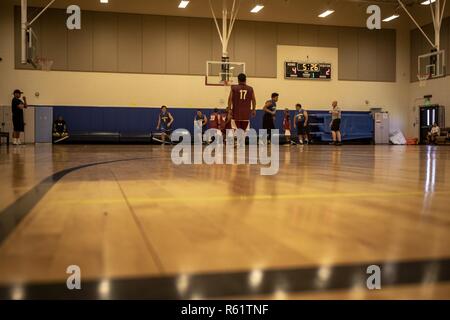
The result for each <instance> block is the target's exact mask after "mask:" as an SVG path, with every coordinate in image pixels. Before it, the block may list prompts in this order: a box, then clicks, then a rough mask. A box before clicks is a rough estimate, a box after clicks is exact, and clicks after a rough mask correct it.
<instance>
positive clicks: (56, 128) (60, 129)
mask: <svg viewBox="0 0 450 320" xmlns="http://www.w3.org/2000/svg"><path fill="white" fill-rule="evenodd" d="M68 138H69V133H68V132H67V124H66V121H64V119H63V117H62V116H59V117H58V119H56V120H55V122H53V142H54V143H58V142H61V141H64V140H66V139H68Z"/></svg>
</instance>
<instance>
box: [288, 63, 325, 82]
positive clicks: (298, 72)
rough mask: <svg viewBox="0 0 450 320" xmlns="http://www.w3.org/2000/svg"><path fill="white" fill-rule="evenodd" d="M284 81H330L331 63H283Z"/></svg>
mask: <svg viewBox="0 0 450 320" xmlns="http://www.w3.org/2000/svg"><path fill="white" fill-rule="evenodd" d="M284 70H285V75H284V77H285V79H312V80H331V63H309V62H307V63H304V62H285V68H284Z"/></svg>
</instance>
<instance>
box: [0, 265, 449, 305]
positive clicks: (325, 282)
mask: <svg viewBox="0 0 450 320" xmlns="http://www.w3.org/2000/svg"><path fill="white" fill-rule="evenodd" d="M369 265H378V266H380V268H381V290H383V288H386V287H390V286H399V285H408V284H409V285H421V284H435V283H438V282H446V281H450V258H448V259H436V260H426V261H406V262H374V263H368V264H365V265H360V264H348V265H334V266H330V267H327V268H326V269H324V268H325V267H310V268H296V269H278V270H267V271H248V272H228V273H211V274H192V275H178V276H166V277H154V278H135V279H111V280H101V281H100V280H99V281H88V282H83V281H81V290H69V289H67V286H66V283H53V284H36V285H33V284H30V285H25V286H22V287H20V286H10V287H0V299H5V300H6V299H12V298H13V297H17V292H20V294H21V296H20V297H21V299H32V300H34V299H55V300H56V299H74V300H76V299H142V300H154V299H160V300H177V299H208V298H209V299H213V298H232V297H233V296H234V297H241V298H246V297H247V298H248V297H251V296H259V295H270V294H276V293H280V292H282V293H284V294H289V293H305V292H309V293H311V292H324V291H330V290H345V289H346V290H350V289H353V288H362V289H366V290H368V289H367V279H368V277H369V276H370V275H369V274H367V267H368V266H369ZM412 290H417V289H412ZM449 295H450V293H449ZM447 298H448V297H447Z"/></svg>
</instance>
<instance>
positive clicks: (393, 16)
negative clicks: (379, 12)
mask: <svg viewBox="0 0 450 320" xmlns="http://www.w3.org/2000/svg"><path fill="white" fill-rule="evenodd" d="M398 17H400V15H398V14H393V15H392V16H390V17H387V18H384V19H383V22H389V21H392V20H394V19H397V18H398Z"/></svg>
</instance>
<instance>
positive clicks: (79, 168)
mask: <svg viewBox="0 0 450 320" xmlns="http://www.w3.org/2000/svg"><path fill="white" fill-rule="evenodd" d="M170 152H171V148H170V147H167V146H166V147H164V146H102V145H100V146H99V145H89V146H54V147H52V146H51V145H36V146H31V145H29V146H21V147H14V148H13V147H9V148H6V147H5V146H1V147H0V168H1V170H0V181H1V183H0V199H1V201H0V298H1V299H11V298H14V299H21V298H52V297H57V298H61V297H64V298H106V299H107V298H151V299H154V298H163V299H177V298H186V299H198V298H213V299H220V298H231V299H253V298H256V299H272V298H274V299H379V298H381V299H437V298H439V299H450V207H449V205H450V201H449V199H450V148H447V147H421V146H408V147H406V146H376V147H375V146H343V147H341V148H337V147H332V146H305V147H298V146H291V147H280V172H279V173H278V175H276V176H261V175H260V174H259V170H260V167H259V166H249V165H241V166H237V165H215V166H208V165H196V166H195V165H192V166H175V165H173V164H172V162H171V160H170ZM372 264H376V265H380V266H381V270H382V289H381V290H379V291H369V290H368V289H367V288H366V287H365V284H366V279H367V277H368V275H367V274H366V268H367V267H368V266H369V265H372ZM69 265H78V266H79V267H80V268H81V274H82V287H83V290H81V291H79V292H74V291H69V290H67V288H66V284H65V283H66V279H67V277H68V275H67V274H66V269H67V267H68V266H69Z"/></svg>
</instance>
